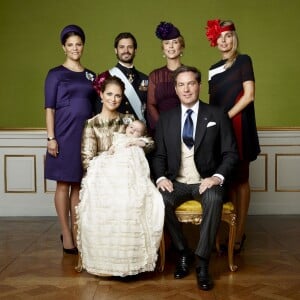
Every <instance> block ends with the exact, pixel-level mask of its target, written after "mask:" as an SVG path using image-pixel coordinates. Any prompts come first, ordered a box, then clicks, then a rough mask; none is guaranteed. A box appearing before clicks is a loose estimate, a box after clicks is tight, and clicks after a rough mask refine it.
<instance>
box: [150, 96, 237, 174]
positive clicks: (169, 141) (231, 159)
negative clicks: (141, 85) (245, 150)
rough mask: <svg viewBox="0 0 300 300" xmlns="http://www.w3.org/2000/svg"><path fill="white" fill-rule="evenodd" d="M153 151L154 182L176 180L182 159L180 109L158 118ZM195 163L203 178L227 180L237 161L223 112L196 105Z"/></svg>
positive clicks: (228, 125)
mask: <svg viewBox="0 0 300 300" xmlns="http://www.w3.org/2000/svg"><path fill="white" fill-rule="evenodd" d="M155 142H156V150H155V152H154V157H153V160H152V169H153V173H154V174H153V175H154V178H155V180H156V179H158V178H159V177H161V176H166V177H167V178H169V179H170V180H174V179H175V178H176V177H177V174H178V171H179V167H180V160H181V106H179V107H176V108H174V109H172V110H171V111H168V112H166V113H163V114H161V115H160V118H159V121H158V124H157V127H156V135H155ZM194 160H195V164H196V168H197V170H198V172H199V174H200V176H201V177H202V178H206V177H210V176H212V175H213V174H215V173H218V174H221V175H223V176H224V177H225V179H228V177H229V176H230V174H231V172H232V170H233V168H234V166H235V165H236V163H237V161H238V153H237V148H236V142H235V138H234V134H233V130H232V125H231V122H230V119H229V117H228V115H227V113H225V112H224V111H223V110H222V109H220V108H218V107H214V106H212V105H209V104H206V103H204V102H202V101H200V103H199V111H198V118H197V125H196V133H195V145H194Z"/></svg>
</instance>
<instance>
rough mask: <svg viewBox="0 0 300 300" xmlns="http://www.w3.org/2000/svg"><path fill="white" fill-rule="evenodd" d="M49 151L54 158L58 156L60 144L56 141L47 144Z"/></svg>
mask: <svg viewBox="0 0 300 300" xmlns="http://www.w3.org/2000/svg"><path fill="white" fill-rule="evenodd" d="M47 150H48V153H49V154H50V155H52V156H54V157H57V155H58V153H59V152H58V144H57V141H56V140H51V141H48V142H47Z"/></svg>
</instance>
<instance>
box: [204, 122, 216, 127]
mask: <svg viewBox="0 0 300 300" xmlns="http://www.w3.org/2000/svg"><path fill="white" fill-rule="evenodd" d="M215 125H216V122H208V123H207V126H206V127H211V126H215Z"/></svg>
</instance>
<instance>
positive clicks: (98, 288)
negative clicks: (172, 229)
mask: <svg viewBox="0 0 300 300" xmlns="http://www.w3.org/2000/svg"><path fill="white" fill-rule="evenodd" d="M185 230H188V231H189V232H190V236H189V239H192V238H194V239H195V238H196V235H197V231H196V230H197V228H196V226H193V225H190V227H187V228H185ZM59 234H60V231H59V225H58V222H57V219H56V218H55V217H34V218H0V299H5V300H13V299H20V300H21V299H22V300H26V299H38V300H41V299H58V300H64V299H72V300H75V299H82V300H86V299H101V300H102V299H109V300H111V299H122V300H142V299H151V300H159V299H172V300H182V299H207V300H210V299H214V300H231V299H232V300H248V299H249V300H250V299H251V300H260V299H266V300H268V299H274V300H286V299H294V300H296V299H298V300H299V299H300V216H249V218H248V226H247V240H246V245H245V246H246V247H245V250H244V251H243V252H242V253H241V254H240V255H237V256H236V257H235V261H236V263H237V264H238V265H239V269H238V271H237V272H235V273H232V272H230V271H229V270H228V267H227V259H226V257H225V256H222V257H219V256H217V254H214V255H213V258H212V262H211V267H210V270H211V273H212V275H213V278H214V281H215V287H214V289H213V290H212V291H209V292H204V291H201V290H199V289H198V288H197V285H196V280H195V274H194V273H191V274H190V275H189V276H188V277H186V278H184V279H181V280H175V279H173V268H174V258H173V256H172V254H170V253H168V254H167V262H166V269H165V271H164V272H163V273H158V272H152V273H145V274H141V275H139V276H138V277H137V278H135V279H133V280H120V279H112V278H100V277H96V276H93V275H90V274H88V273H86V272H82V273H77V272H76V271H75V270H74V266H75V264H76V257H75V256H72V255H64V254H63V253H62V249H61V244H60V241H59Z"/></svg>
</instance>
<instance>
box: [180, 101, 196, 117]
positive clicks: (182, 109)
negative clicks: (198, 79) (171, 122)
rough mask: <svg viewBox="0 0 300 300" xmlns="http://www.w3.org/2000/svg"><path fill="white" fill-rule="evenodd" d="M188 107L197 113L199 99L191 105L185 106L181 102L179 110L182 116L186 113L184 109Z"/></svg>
mask: <svg viewBox="0 0 300 300" xmlns="http://www.w3.org/2000/svg"><path fill="white" fill-rule="evenodd" d="M188 109H191V110H192V111H193V112H194V113H196V114H198V110H199V101H197V102H196V103H195V104H194V105H193V106H192V107H186V106H184V105H183V104H181V111H182V115H183V116H184V115H185V114H186V111H187V110H188Z"/></svg>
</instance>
